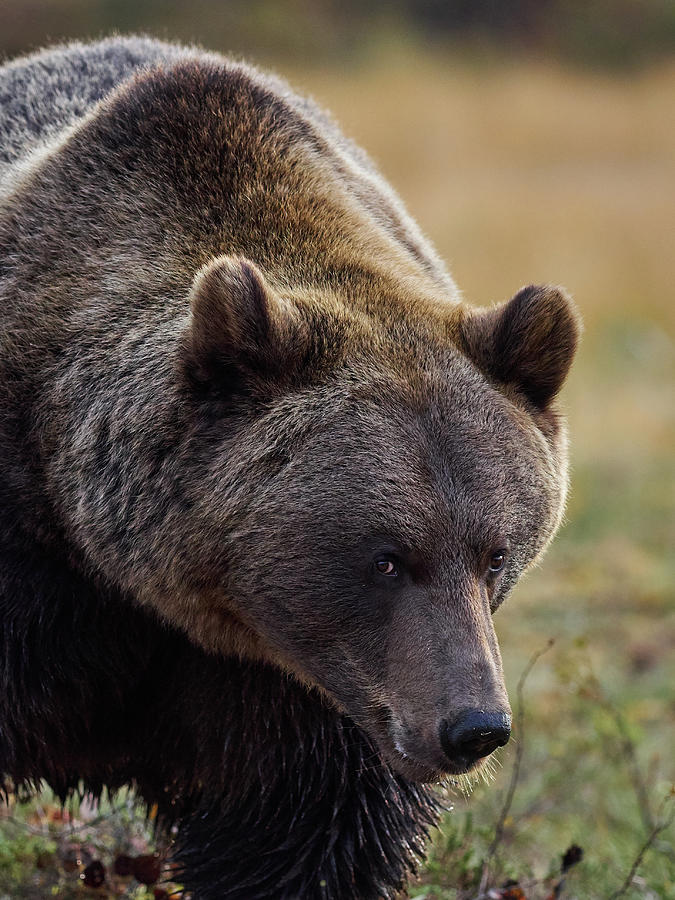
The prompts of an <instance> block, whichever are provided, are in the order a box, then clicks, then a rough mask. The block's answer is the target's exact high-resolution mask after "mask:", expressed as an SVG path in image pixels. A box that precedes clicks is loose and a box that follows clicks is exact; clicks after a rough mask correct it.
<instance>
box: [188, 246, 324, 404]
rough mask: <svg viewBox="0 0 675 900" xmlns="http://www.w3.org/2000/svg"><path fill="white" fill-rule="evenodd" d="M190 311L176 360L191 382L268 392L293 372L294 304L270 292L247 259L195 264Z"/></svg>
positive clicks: (298, 349) (299, 348) (296, 358)
mask: <svg viewBox="0 0 675 900" xmlns="http://www.w3.org/2000/svg"><path fill="white" fill-rule="evenodd" d="M190 310H191V314H190V320H189V323H188V326H187V328H186V331H185V333H184V335H183V342H182V343H183V359H182V362H183V364H184V367H185V370H186V373H187V375H188V376H189V378H190V380H191V381H192V382H193V383H194V384H197V385H201V386H204V387H217V388H219V389H221V390H223V391H225V392H228V393H231V392H235V391H244V392H246V393H257V392H259V391H261V390H264V391H266V392H268V391H269V389H270V387H271V386H272V385H274V384H278V383H279V382H280V381H287V380H288V377H289V375H292V373H294V372H297V370H298V368H299V366H300V363H301V360H302V359H303V358H304V356H305V351H306V341H305V337H304V336H305V334H306V328H305V327H304V325H303V322H302V319H301V316H300V313H299V311H298V309H297V308H296V307H295V306H294V305H293V304H291V303H290V302H287V301H284V300H282V299H281V298H280V297H278V296H277V295H276V294H274V292H273V291H272V290H271V288H270V287H269V286H268V285H267V283H266V282H265V278H264V276H263V274H262V272H261V271H260V270H259V269H258V267H257V266H256V265H254V264H253V263H252V262H250V261H249V260H247V259H243V258H241V257H230V256H219V257H217V258H216V259H213V260H211V262H209V263H207V264H206V265H205V266H204V267H203V268H202V269H200V270H199V272H198V273H197V275H196V276H195V279H194V282H193V284H192V291H191V295H190Z"/></svg>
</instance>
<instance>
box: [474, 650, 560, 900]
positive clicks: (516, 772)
mask: <svg viewBox="0 0 675 900" xmlns="http://www.w3.org/2000/svg"><path fill="white" fill-rule="evenodd" d="M554 643H555V642H554V640H553V638H549V640H548V642H547V644H546V646H545V647H542V648H541V649H540V650H537V652H536V653H533V654H532V656H531V657H530V660H529V662H528V664H527V665H526V666H525V668H524V669H523V671H522V674H521V676H520V678H519V679H518V686H517V688H516V697H517V701H518V711H517V714H516V723H517V726H516V730H517V735H518V742H517V744H516V758H515V762H514V764H513V770H512V771H511V781H510V782H509V787H508V790H507V792H506V798H505V800H504V805H503V806H502V810H501V812H500V814H499V818H498V819H497V825H496V827H495V835H494V837H493V839H492V843H491V844H490V846H489V848H488V852H487V855H486V857H485V860H484V862H483V872H482V875H481V879H480V886H479V888H478V897H477V898H476V900H480V897H482V896H483V894H484V893H485V889H486V888H487V884H488V879H489V877H490V864H491V862H492V860H493V859H494V856H495V854H496V853H497V850H498V849H499V845H500V844H501V842H502V840H503V838H504V826H505V823H506V819H507V818H508V815H509V812H510V810H511V804H512V803H513V798H514V796H515V793H516V787H517V785H518V779H519V778H520V767H521V764H522V761H523V753H524V751H525V740H524V734H525V702H524V699H523V692H524V688H525V682H526V681H527V679H528V677H529V674H530V672H531V671H532V669H533V668H534V666H535V665H536V663H537V662H538V661H539V659H540V658H541V657H542V656H543V655H544V653H547V652H548V651H549V650H550V649H551V647H552V646H553V644H554Z"/></svg>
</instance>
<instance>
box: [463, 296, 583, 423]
mask: <svg viewBox="0 0 675 900" xmlns="http://www.w3.org/2000/svg"><path fill="white" fill-rule="evenodd" d="M580 334H581V319H580V317H579V314H578V313H577V311H576V308H575V306H574V304H573V303H572V300H571V299H570V297H569V296H568V295H567V294H566V293H565V291H564V290H562V289H561V288H558V287H551V286H550V285H546V286H543V287H540V286H534V285H530V286H529V287H525V288H522V290H520V291H518V293H517V294H516V295H515V297H513V298H512V299H511V300H509V301H507V302H506V303H504V304H502V305H501V306H496V307H494V308H493V309H478V310H475V311H473V310H468V311H467V312H466V314H465V317H464V319H463V320H462V322H461V325H460V345H461V348H462V350H464V352H465V353H466V354H467V356H469V357H470V358H471V359H472V360H473V361H474V362H475V363H476V365H478V367H479V368H480V369H481V370H482V371H483V372H485V373H486V375H488V376H489V377H491V378H493V379H494V380H496V381H498V382H501V383H503V384H506V385H512V386H513V387H515V388H516V390H519V391H520V392H521V393H522V394H524V395H525V396H526V397H527V398H528V400H530V402H531V403H533V404H534V405H535V406H536V407H538V408H539V409H545V408H546V407H547V406H548V404H549V403H550V402H551V401H552V400H553V398H554V397H555V395H556V394H557V393H558V391H559V390H560V388H561V387H562V384H563V382H564V380H565V378H566V376H567V373H568V371H569V368H570V366H571V364H572V359H573V358H574V353H575V351H576V348H577V344H578V342H579V336H580Z"/></svg>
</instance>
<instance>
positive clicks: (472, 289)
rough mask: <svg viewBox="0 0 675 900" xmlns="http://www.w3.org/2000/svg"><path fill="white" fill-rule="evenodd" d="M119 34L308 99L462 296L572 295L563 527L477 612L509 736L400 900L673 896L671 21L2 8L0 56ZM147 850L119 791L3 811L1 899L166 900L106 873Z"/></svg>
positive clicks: (668, 10)
mask: <svg viewBox="0 0 675 900" xmlns="http://www.w3.org/2000/svg"><path fill="white" fill-rule="evenodd" d="M112 30H117V31H121V32H128V31H144V32H147V33H151V34H153V35H157V36H160V37H166V38H171V39H175V40H182V41H195V42H198V43H200V44H203V45H204V46H206V47H209V48H212V49H215V50H220V51H224V52H228V53H233V54H235V55H237V56H244V57H245V58H247V59H249V60H252V61H254V62H257V63H259V64H260V65H261V66H264V67H270V68H274V69H276V70H277V71H278V72H280V73H281V74H283V75H285V76H286V77H287V78H288V79H289V80H290V82H291V83H292V84H293V85H294V86H295V87H296V88H298V89H300V90H302V91H304V92H306V93H310V94H312V95H313V96H314V97H315V99H316V100H317V101H318V102H319V103H321V104H322V105H324V106H326V107H328V108H329V109H330V110H332V112H333V113H334V114H335V116H336V117H337V119H338V120H339V121H340V122H341V124H342V126H343V128H344V130H345V131H346V132H347V134H349V135H350V136H351V137H353V138H354V139H355V140H356V141H357V142H359V143H360V144H362V145H363V146H364V147H365V148H366V150H367V151H368V152H369V153H370V154H371V155H372V157H373V158H374V159H375V161H376V162H377V163H378V164H379V166H380V167H381V169H382V171H383V173H384V175H385V176H386V177H387V178H388V179H389V180H390V181H391V183H392V184H393V185H394V187H395V188H396V189H397V190H398V192H399V193H400V194H401V196H402V197H403V199H404V201H405V202H406V204H407V205H408V207H409V209H410V211H411V213H412V214H413V216H414V217H415V218H416V219H417V220H418V221H419V223H420V225H421V226H422V228H423V229H424V230H425V231H426V233H427V234H428V236H429V237H430V238H431V239H432V240H433V241H434V243H435V244H436V245H437V247H438V248H439V250H440V251H441V253H442V255H443V256H444V257H445V258H446V260H447V261H448V264H449V267H450V269H451V271H452V273H453V275H454V276H455V278H456V280H457V282H458V284H459V286H460V287H461V288H462V290H463V292H464V296H465V298H466V300H467V301H468V302H470V303H472V304H479V305H482V304H489V303H491V302H493V301H499V300H502V299H506V298H507V297H509V296H511V295H512V294H513V293H514V292H515V291H516V290H517V289H518V288H519V287H520V286H521V285H523V284H527V283H531V282H554V283H560V284H564V285H565V286H566V287H567V288H568V290H569V291H571V293H572V294H573V295H574V297H575V299H576V301H577V303H578V305H579V308H580V310H581V312H582V315H583V318H584V321H585V327H586V330H585V336H584V340H583V345H582V347H581V351H580V354H579V357H578V361H577V363H576V365H575V368H574V370H573V374H572V376H571V378H570V381H569V384H568V386H567V387H566V389H565V392H564V395H563V404H564V406H565V408H566V410H567V413H568V416H569V422H570V432H571V442H572V463H573V466H572V490H571V495H570V503H569V510H568V516H567V523H566V525H565V527H564V529H563V531H562V532H561V534H560V536H559V538H558V539H557V541H556V543H555V544H554V546H553V547H552V549H551V550H550V552H549V553H548V556H547V557H546V559H545V560H544V562H543V564H542V565H541V566H540V568H539V569H537V570H536V571H535V572H533V573H532V574H530V575H529V577H528V578H526V579H525V581H524V582H523V583H522V585H521V586H520V587H519V588H517V589H516V592H515V594H514V596H513V597H512V599H511V600H510V601H509V602H508V603H507V604H506V606H505V607H504V608H503V609H502V610H500V612H499V614H498V616H497V620H496V621H497V627H498V631H499V632H500V638H501V642H502V651H503V655H504V660H505V667H506V671H507V676H508V681H509V686H510V692H511V696H512V700H513V701H514V705H515V706H516V707H519V708H520V709H521V711H522V719H521V720H520V721H518V722H517V723H516V724H517V727H516V729H515V739H514V740H513V741H512V742H511V744H510V745H509V747H508V748H506V750H505V752H504V753H503V754H502V757H501V767H500V768H498V770H497V773H496V776H495V778H494V780H493V781H492V783H491V784H489V785H483V784H480V785H478V786H477V787H476V788H475V789H474V791H473V794H472V796H471V797H470V798H465V797H463V796H462V794H461V793H457V794H456V795H453V794H452V792H449V793H448V798H447V802H448V804H449V805H452V806H453V807H454V809H453V810H452V812H450V813H449V814H448V815H447V817H446V818H445V819H444V822H443V825H442V828H441V829H440V831H439V832H438V833H437V834H436V835H435V836H434V840H433V845H432V849H431V853H430V858H429V861H428V863H427V866H426V869H425V870H424V871H423V872H422V875H421V878H420V880H419V882H418V883H416V884H414V885H413V886H412V887H411V894H412V895H413V896H417V897H427V898H438V900H441V898H445V900H450V898H454V900H460V898H469V897H471V898H473V897H476V896H479V895H480V893H481V891H482V892H483V895H484V896H488V894H487V893H486V892H487V891H488V890H489V889H490V890H492V891H493V893H491V894H489V896H490V897H495V898H499V897H504V898H507V897H509V898H512V900H513V898H516V900H518V898H520V900H522V898H527V900H532V898H544V897H563V896H564V897H570V898H571V897H576V898H609V897H615V896H616V897H618V896H622V897H627V898H654V900H661V898H666V900H667V898H675V849H674V846H673V839H674V829H673V825H672V815H673V809H674V801H673V796H672V793H673V789H672V784H673V781H674V780H675V688H674V686H675V560H674V552H673V550H674V547H673V545H674V542H675V470H674V456H675V390H674V388H675V378H674V369H675V365H674V359H675V354H674V346H673V340H674V331H675V329H674V326H675V312H674V310H675V296H674V291H673V282H674V277H673V276H674V271H673V262H674V259H675V252H674V249H675V248H674V244H675V3H673V2H672V0H585V2H584V0H514V2H510V3H507V2H502V0H447V2H443V0H390V2H385V0H369V2H365V0H361V2H357V0H341V2H339V3H338V2H336V0H281V2H273V0H248V2H247V0H223V2H215V0H193V2H191V3H181V2H177V0H173V2H160V0H0V53H1V54H3V56H5V57H9V56H12V55H16V54H21V53H25V52H28V51H32V50H34V49H36V48H39V47H41V46H43V45H45V44H46V43H48V42H53V41H61V40H65V39H70V38H74V37H77V38H86V37H96V36H100V35H104V34H108V33H110V32H111V31H112ZM550 639H553V641H554V644H553V646H550V647H549V646H548V642H549V640H550ZM540 650H545V652H544V653H543V655H542V656H541V658H540V659H538V661H537V662H536V664H535V665H534V666H533V668H532V670H531V672H530V673H529V675H528V677H527V679H526V681H525V682H524V684H522V683H521V689H520V690H518V683H519V679H520V678H521V675H522V673H523V670H524V669H525V667H526V665H527V663H528V660H530V658H531V657H532V655H533V654H535V653H537V652H538V651H540ZM519 700H520V702H519ZM516 776H517V779H516ZM509 787H511V788H512V791H511V793H512V800H511V802H510V803H508V802H507V801H508V797H509V793H510V792H509ZM669 823H670V824H669ZM495 833H497V840H496V841H495ZM573 844H574V845H578V846H579V847H581V849H582V850H583V859H581V861H580V862H578V863H577V864H575V865H572V864H571V863H570V859H572V857H574V858H575V859H576V858H578V857H579V855H580V854H579V853H578V852H576V851H575V852H573V853H572V856H571V857H570V856H569V854H568V857H567V860H566V864H565V865H563V868H566V867H567V870H566V872H565V874H564V876H563V875H562V874H561V857H562V855H563V854H564V853H565V851H566V850H568V848H569V847H570V845H573ZM644 847H646V849H645V851H644V853H643V855H642V856H640V851H641V849H642V848H644ZM152 851H153V845H152V842H151V835H149V833H148V831H147V829H146V826H145V823H144V821H143V820H139V819H138V818H137V817H134V814H133V809H132V807H131V805H130V803H129V802H128V801H127V800H126V799H125V798H121V799H118V800H117V801H115V802H113V803H112V804H111V805H109V806H106V807H105V808H104V810H103V812H102V813H101V811H99V810H94V809H91V808H89V807H88V806H87V804H86V803H85V804H84V806H82V807H81V808H80V809H78V808H75V809H74V810H72V811H71V812H70V813H62V812H60V810H59V809H58V806H57V805H56V804H54V803H53V801H52V800H51V799H50V798H49V796H48V795H47V794H46V795H45V796H43V797H42V798H41V800H40V802H38V803H33V804H32V805H31V806H29V807H22V808H20V807H19V806H17V805H16V804H15V803H14V801H13V800H11V801H10V803H8V804H6V805H5V807H4V808H3V809H2V810H1V811H0V898H3V900H4V898H5V897H9V898H12V900H14V898H17V897H35V898H42V897H46V896H52V895H58V896H63V897H65V896H80V895H82V894H91V895H92V896H99V897H100V896H136V897H141V896H144V897H145V896H147V897H151V896H157V897H161V896H163V895H162V894H161V891H162V890H168V888H167V886H166V885H164V886H163V887H160V886H157V885H156V884H155V882H154V880H153V877H151V876H157V875H158V871H155V870H153V869H152V867H150V868H151V873H150V876H149V877H148V878H145V882H146V883H149V884H150V886H149V887H144V886H143V880H144V879H143V878H142V877H137V878H132V877H131V876H130V874H129V873H127V875H126V876H125V875H124V874H122V875H120V876H119V877H118V876H117V875H116V874H115V872H114V858H115V856H116V855H117V856H119V854H120V853H123V854H131V855H132V856H133V855H135V856H139V855H141V856H142V855H146V856H148V855H149V854H150V855H151V854H152ZM148 858H151V856H148ZM99 859H100V860H101V861H102V865H104V866H105V882H104V885H103V886H102V887H100V888H98V889H94V887H93V884H92V878H91V871H92V870H91V865H92V864H93V863H92V861H93V862H96V861H97V860H99ZM160 861H161V860H160ZM634 864H637V865H634ZM87 867H88V868H87ZM122 868H124V866H122ZM632 868H635V872H634V873H632V874H631V869H632ZM87 871H89V873H90V876H86V874H85V873H86V872H87ZM136 874H137V875H139V872H137V873H136ZM141 874H142V873H141ZM78 876H82V877H80V878H79V880H78ZM165 877H169V876H168V875H166V873H165ZM562 877H564V878H565V879H566V881H565V884H564V885H563V886H562V887H561V886H560V879H561V878H562ZM509 881H511V882H517V886H516V884H513V883H512V884H509ZM509 891H510V892H511V893H509ZM556 891H557V893H556ZM617 891H622V893H615V892H617ZM153 892H154V894H153ZM518 892H520V893H518Z"/></svg>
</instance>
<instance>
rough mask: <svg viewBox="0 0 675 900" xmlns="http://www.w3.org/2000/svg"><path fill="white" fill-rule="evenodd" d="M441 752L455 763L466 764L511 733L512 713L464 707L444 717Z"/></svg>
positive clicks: (500, 744)
mask: <svg viewBox="0 0 675 900" xmlns="http://www.w3.org/2000/svg"><path fill="white" fill-rule="evenodd" d="M440 734H441V746H442V747H443V752H444V753H445V755H446V756H448V757H449V759H450V760H451V761H452V762H453V763H455V765H459V766H462V767H464V768H468V767H469V766H471V765H472V764H473V763H475V762H476V761H477V760H479V759H482V757H484V756H489V755H490V754H491V753H492V751H493V750H496V749H497V747H503V746H504V744H506V743H508V740H509V738H510V737H511V717H510V716H509V715H507V714H506V713H503V712H498V713H495V712H485V711H484V710H482V709H466V710H464V712H462V713H460V714H459V715H458V716H457V717H456V718H454V719H452V720H451V721H448V720H447V719H444V720H443V721H442V722H441V728H440Z"/></svg>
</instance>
